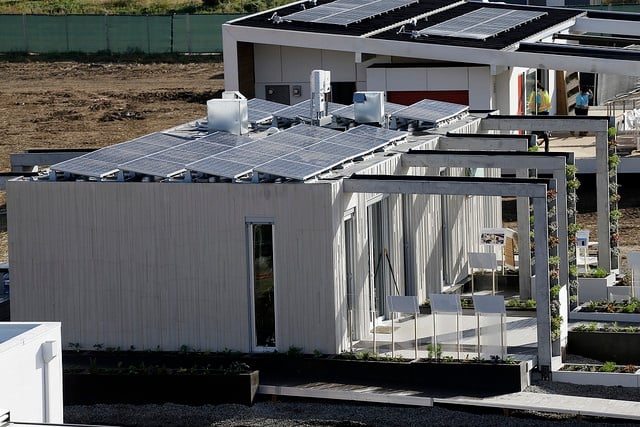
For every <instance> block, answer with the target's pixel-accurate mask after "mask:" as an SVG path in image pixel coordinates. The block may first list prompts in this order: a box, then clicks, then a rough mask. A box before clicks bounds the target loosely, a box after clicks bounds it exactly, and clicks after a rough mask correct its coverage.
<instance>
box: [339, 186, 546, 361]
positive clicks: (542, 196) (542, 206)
mask: <svg viewBox="0 0 640 427" xmlns="http://www.w3.org/2000/svg"><path fill="white" fill-rule="evenodd" d="M556 187H557V185H556V182H555V179H537V178H532V179H518V178H470V177H433V176H426V177H424V176H410V175H407V176H394V175H360V174H353V175H351V176H350V177H349V178H346V179H344V181H343V190H344V191H345V192H348V193H372V194H378V193H383V194H435V195H443V196H446V195H474V196H516V197H531V198H532V199H533V215H534V244H535V247H536V248H538V250H537V251H536V264H535V266H536V268H535V272H536V302H537V304H536V307H537V309H536V310H537V334H538V367H539V368H540V370H541V371H543V372H550V370H551V364H552V359H553V354H552V349H551V312H550V305H549V304H550V295H549V286H550V282H549V248H548V245H547V241H548V224H547V215H548V211H547V190H548V189H556ZM540 248H544V250H540Z"/></svg>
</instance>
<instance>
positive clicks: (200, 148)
mask: <svg viewBox="0 0 640 427" xmlns="http://www.w3.org/2000/svg"><path fill="white" fill-rule="evenodd" d="M229 149H231V147H229V146H228V145H224V144H218V143H215V142H207V141H203V140H202V139H196V140H195V141H189V142H186V143H184V144H181V145H178V146H177V147H175V148H170V149H168V150H165V151H163V152H167V151H168V152H171V150H182V151H185V150H186V151H191V152H193V153H197V154H200V157H208V156H213V155H214V154H218V153H222V152H223V151H226V150H229Z"/></svg>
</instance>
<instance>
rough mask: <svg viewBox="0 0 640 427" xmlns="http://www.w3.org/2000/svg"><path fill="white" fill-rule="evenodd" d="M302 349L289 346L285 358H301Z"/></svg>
mask: <svg viewBox="0 0 640 427" xmlns="http://www.w3.org/2000/svg"><path fill="white" fill-rule="evenodd" d="M302 354H303V353H302V347H295V346H290V347H289V350H287V356H289V357H302Z"/></svg>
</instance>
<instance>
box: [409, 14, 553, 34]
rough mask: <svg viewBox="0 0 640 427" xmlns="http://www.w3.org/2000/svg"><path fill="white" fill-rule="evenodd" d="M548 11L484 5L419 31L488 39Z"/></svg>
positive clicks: (421, 32) (420, 32)
mask: <svg viewBox="0 0 640 427" xmlns="http://www.w3.org/2000/svg"><path fill="white" fill-rule="evenodd" d="M546 14H547V13H546V12H537V11H531V10H515V9H493V8H488V7H482V8H480V9H477V10H474V11H472V12H469V13H465V14H464V15H460V16H457V17H455V18H452V19H449V20H448V21H444V22H441V23H439V24H436V25H432V26H431V27H427V28H424V29H422V30H420V31H419V32H418V34H420V35H425V36H443V37H461V38H469V39H478V40H486V39H488V38H490V37H494V36H496V35H498V34H500V33H503V32H505V31H508V30H511V29H512V28H515V27H517V26H520V25H523V24H526V23H527V22H530V21H533V20H534V19H538V18H540V17H541V16H544V15H546Z"/></svg>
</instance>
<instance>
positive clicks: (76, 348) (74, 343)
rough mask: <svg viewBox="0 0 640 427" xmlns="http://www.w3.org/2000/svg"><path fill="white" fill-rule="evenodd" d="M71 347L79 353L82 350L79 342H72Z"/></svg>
mask: <svg viewBox="0 0 640 427" xmlns="http://www.w3.org/2000/svg"><path fill="white" fill-rule="evenodd" d="M69 348H71V349H72V350H73V351H75V352H76V353H78V352H79V351H80V343H79V342H70V343H69Z"/></svg>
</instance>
